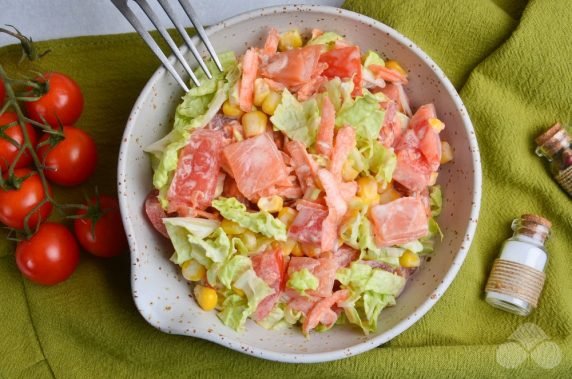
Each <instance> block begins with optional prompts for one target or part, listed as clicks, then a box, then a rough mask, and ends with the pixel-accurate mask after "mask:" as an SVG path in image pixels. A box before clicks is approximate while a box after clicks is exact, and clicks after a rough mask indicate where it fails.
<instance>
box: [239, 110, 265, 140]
mask: <svg viewBox="0 0 572 379" xmlns="http://www.w3.org/2000/svg"><path fill="white" fill-rule="evenodd" d="M267 123H268V116H267V115H266V114H264V113H262V112H260V111H252V112H248V113H245V114H244V116H242V128H243V129H244V136H245V137H246V138H250V137H255V136H258V135H261V134H262V133H264V132H266V124H267Z"/></svg>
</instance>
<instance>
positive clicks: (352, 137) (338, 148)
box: [330, 126, 356, 182]
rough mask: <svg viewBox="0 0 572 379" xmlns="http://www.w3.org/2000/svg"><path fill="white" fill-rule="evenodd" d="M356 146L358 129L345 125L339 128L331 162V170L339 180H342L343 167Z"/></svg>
mask: <svg viewBox="0 0 572 379" xmlns="http://www.w3.org/2000/svg"><path fill="white" fill-rule="evenodd" d="M355 146H356V131H355V129H354V128H352V127H351V126H344V127H342V128H340V129H339V130H338V133H337V134H336V141H335V144H334V150H333V152H332V160H331V163H330V172H331V173H332V175H334V178H335V179H336V180H337V181H338V182H341V181H342V168H343V167H344V163H345V162H346V161H347V159H348V156H349V155H350V153H351V151H352V150H353V148H354V147H355Z"/></svg>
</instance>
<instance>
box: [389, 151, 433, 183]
mask: <svg viewBox="0 0 572 379" xmlns="http://www.w3.org/2000/svg"><path fill="white" fill-rule="evenodd" d="M430 178H431V168H430V167H429V165H428V164H427V162H426V161H425V158H423V156H421V154H420V153H419V152H417V151H415V150H413V149H406V150H401V151H399V152H398V153H397V165H396V167H395V171H394V172H393V180H394V181H396V182H398V183H399V184H401V185H402V186H403V187H405V188H406V189H407V190H408V191H409V192H421V191H423V190H424V189H425V188H427V186H428V185H429V180H430Z"/></svg>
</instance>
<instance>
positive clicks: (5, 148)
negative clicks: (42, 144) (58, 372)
mask: <svg viewBox="0 0 572 379" xmlns="http://www.w3.org/2000/svg"><path fill="white" fill-rule="evenodd" d="M0 97H1V94H0ZM1 102H2V101H0V103H1ZM15 121H16V122H17V121H18V116H17V115H16V113H13V112H6V113H4V114H2V115H0V126H2V125H8V124H10V123H12V122H15ZM26 130H27V131H28V136H30V142H32V145H33V146H36V142H37V140H38V135H37V134H36V130H35V129H34V128H33V127H32V126H31V125H30V124H26ZM4 134H6V136H8V137H10V138H12V139H13V140H14V141H16V142H17V143H18V144H22V143H23V142H24V134H23V132H22V127H21V126H20V125H18V124H17V125H12V126H10V127H9V128H7V129H4ZM17 154H18V148H17V147H16V146H14V145H13V144H12V143H11V142H10V141H8V140H7V139H5V138H2V137H0V168H2V172H6V170H7V169H8V167H10V165H11V164H12V162H14V160H15V159H16V156H17ZM31 163H32V156H31V155H30V152H28V151H26V152H25V153H24V154H22V155H21V156H20V158H19V159H18V162H17V163H16V165H15V166H14V168H22V167H27V166H29V165H30V164H31Z"/></svg>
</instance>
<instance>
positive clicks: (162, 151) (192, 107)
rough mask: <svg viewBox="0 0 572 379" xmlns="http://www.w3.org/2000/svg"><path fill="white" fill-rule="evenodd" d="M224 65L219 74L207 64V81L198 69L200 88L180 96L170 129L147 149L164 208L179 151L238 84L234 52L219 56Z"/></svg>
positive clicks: (211, 63) (154, 183) (212, 65)
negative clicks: (209, 76) (208, 69)
mask: <svg viewBox="0 0 572 379" xmlns="http://www.w3.org/2000/svg"><path fill="white" fill-rule="evenodd" d="M219 58H220V60H221V63H222V65H223V69H224V71H223V72H220V71H219V70H218V69H217V68H216V66H214V63H213V62H210V61H209V62H208V63H207V64H208V65H209V68H210V69H211V72H212V73H213V78H212V79H208V78H206V75H205V74H204V72H203V71H202V70H200V69H197V70H196V72H195V73H196V75H197V77H198V78H199V80H200V81H201V83H202V85H201V86H200V87H193V88H191V90H190V91H189V92H188V93H187V94H185V96H183V101H182V103H181V104H179V106H178V107H177V109H176V112H175V122H174V127H173V130H171V132H170V133H169V134H167V135H166V136H165V137H163V138H161V139H160V140H159V141H157V142H155V143H153V144H151V145H149V146H147V147H146V148H145V151H146V152H147V153H149V154H150V155H151V157H152V158H151V160H152V163H153V170H154V173H153V185H154V186H155V188H156V189H158V190H159V196H158V198H159V201H160V202H161V205H162V206H163V208H166V207H167V205H168V201H167V198H166V194H167V191H168V188H169V185H170V183H171V180H172V178H173V174H174V171H175V170H176V169H177V162H178V159H179V150H181V149H182V148H183V147H185V145H186V144H187V141H188V140H189V138H190V135H191V133H192V131H193V130H194V129H197V128H202V127H204V126H205V125H206V124H208V123H209V122H210V121H211V120H212V118H213V117H214V115H215V114H216V113H217V112H218V111H219V109H220V108H221V107H222V104H223V103H224V102H225V100H226V99H227V98H228V96H229V90H230V89H231V87H233V86H234V85H235V83H237V81H238V77H239V71H238V62H237V60H236V56H235V55H234V53H233V52H227V53H223V54H220V55H219Z"/></svg>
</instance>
